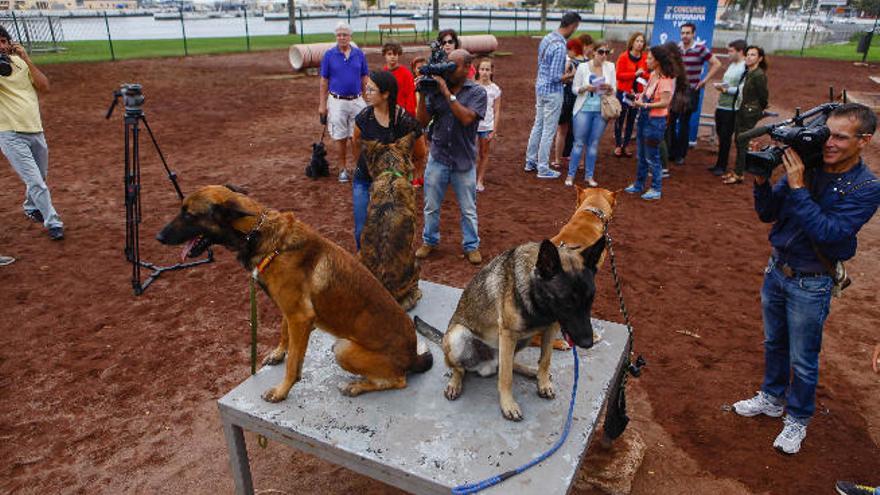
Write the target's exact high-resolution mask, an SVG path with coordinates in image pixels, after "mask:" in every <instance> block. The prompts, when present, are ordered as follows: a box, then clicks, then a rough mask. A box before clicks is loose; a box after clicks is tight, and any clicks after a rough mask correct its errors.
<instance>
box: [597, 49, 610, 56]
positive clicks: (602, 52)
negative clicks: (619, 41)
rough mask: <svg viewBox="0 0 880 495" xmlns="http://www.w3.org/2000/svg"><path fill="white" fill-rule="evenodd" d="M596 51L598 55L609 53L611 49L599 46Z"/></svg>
mask: <svg viewBox="0 0 880 495" xmlns="http://www.w3.org/2000/svg"><path fill="white" fill-rule="evenodd" d="M596 53H598V54H599V55H609V54H610V53H611V50H609V49H607V48H599V49H598V50H596Z"/></svg>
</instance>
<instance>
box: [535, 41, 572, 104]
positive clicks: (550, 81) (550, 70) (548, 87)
mask: <svg viewBox="0 0 880 495" xmlns="http://www.w3.org/2000/svg"><path fill="white" fill-rule="evenodd" d="M565 55H566V48H565V38H564V37H563V36H562V35H561V34H559V32H558V31H553V32H552V33H549V34H548V35H547V36H544V39H543V40H541V44H540V45H539V46H538V79H537V81H535V94H537V95H538V96H543V95H552V94H556V93H562V74H564V73H565Z"/></svg>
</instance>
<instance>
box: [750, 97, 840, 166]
mask: <svg viewBox="0 0 880 495" xmlns="http://www.w3.org/2000/svg"><path fill="white" fill-rule="evenodd" d="M838 106H840V103H835V102H829V103H823V104H821V105H819V106H817V107H814V108H811V109H810V110H807V111H806V112H804V113H800V109H798V110H797V111H796V112H795V115H794V117H792V118H790V119H788V120H785V121H782V122H777V123H775V124H770V125H765V126H759V127H755V128H754V129H751V130H749V131H746V132H744V133H742V134H740V135H739V136H738V137H737V141H738V142H740V143H743V142H748V141H751V140H752V139H754V138H756V137H758V136H762V135H764V134H768V135H769V136H770V137H771V138H772V139H773V140H774V141H777V142H779V143H782V146H778V145H769V146H765V147H763V148H762V149H760V150H759V151H749V152H748V153H746V171H747V172H748V173H750V174H754V175H758V176H761V177H770V175H771V174H772V173H773V169H775V168H776V167H778V166H779V165H780V164H781V163H782V156H783V154H784V153H785V150H786V148H789V147H790V148H792V149H793V150H795V151H796V152H797V154H798V156H800V157H801V160H802V161H803V162H804V167H805V168H807V169H816V168H819V167H821V166H822V148H823V147H824V146H825V142H826V141H828V138H829V137H830V136H831V131H830V130H828V126H826V125H825V122H826V121H827V120H828V115H830V114H831V112H832V111H833V110H834V109H835V108H837V107H838ZM808 119H809V120H808Z"/></svg>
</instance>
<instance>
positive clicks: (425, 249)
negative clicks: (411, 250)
mask: <svg viewBox="0 0 880 495" xmlns="http://www.w3.org/2000/svg"><path fill="white" fill-rule="evenodd" d="M433 250H434V246H431V245H428V244H422V245H421V246H419V248H418V249H416V258H418V259H420V260H423V259H425V258H427V257H428V255H429V254H431V251H433Z"/></svg>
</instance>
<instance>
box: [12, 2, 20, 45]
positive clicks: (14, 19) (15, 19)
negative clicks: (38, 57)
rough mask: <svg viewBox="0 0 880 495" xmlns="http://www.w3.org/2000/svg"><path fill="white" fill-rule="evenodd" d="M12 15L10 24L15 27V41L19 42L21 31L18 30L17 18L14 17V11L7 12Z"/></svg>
mask: <svg viewBox="0 0 880 495" xmlns="http://www.w3.org/2000/svg"><path fill="white" fill-rule="evenodd" d="M9 12H10V13H11V14H12V23H13V24H14V25H15V39H17V40H18V41H21V29H19V28H18V18H17V17H16V16H15V11H14V10H10V11H9Z"/></svg>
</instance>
